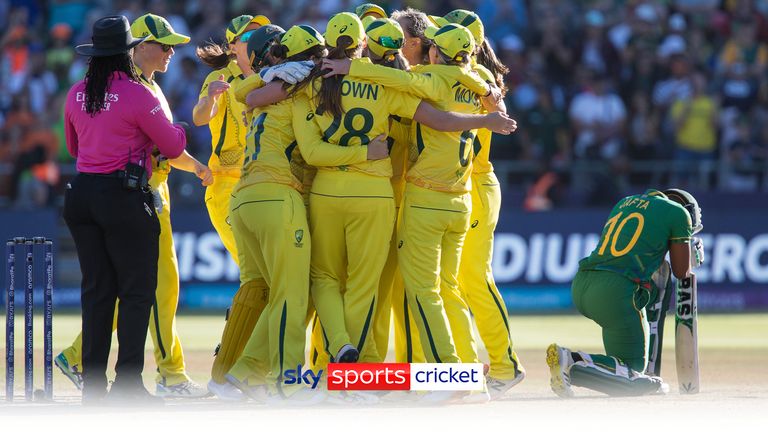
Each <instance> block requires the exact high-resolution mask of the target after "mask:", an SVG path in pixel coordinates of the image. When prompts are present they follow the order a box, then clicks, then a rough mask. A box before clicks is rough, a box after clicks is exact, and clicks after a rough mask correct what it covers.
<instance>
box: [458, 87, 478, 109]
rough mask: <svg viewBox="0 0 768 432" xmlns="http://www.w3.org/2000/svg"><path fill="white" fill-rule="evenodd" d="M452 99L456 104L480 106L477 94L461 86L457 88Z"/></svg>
mask: <svg viewBox="0 0 768 432" xmlns="http://www.w3.org/2000/svg"><path fill="white" fill-rule="evenodd" d="M453 98H454V100H455V101H456V102H458V103H465V104H469V105H473V106H475V107H479V106H480V98H479V97H478V96H477V93H475V92H473V91H472V90H469V89H467V88H465V87H462V86H457V87H456V91H455V92H454V94H453Z"/></svg>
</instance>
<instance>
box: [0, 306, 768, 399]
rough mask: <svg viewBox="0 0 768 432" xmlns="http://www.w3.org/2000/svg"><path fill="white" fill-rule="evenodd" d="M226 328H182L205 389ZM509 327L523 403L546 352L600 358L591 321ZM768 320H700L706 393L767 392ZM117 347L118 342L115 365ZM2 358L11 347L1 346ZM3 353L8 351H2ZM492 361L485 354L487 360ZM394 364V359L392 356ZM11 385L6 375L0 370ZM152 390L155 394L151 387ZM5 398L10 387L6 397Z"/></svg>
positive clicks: (58, 332) (149, 370) (668, 374)
mask: <svg viewBox="0 0 768 432" xmlns="http://www.w3.org/2000/svg"><path fill="white" fill-rule="evenodd" d="M79 325H80V317H79V316H78V315H57V316H56V317H55V319H54V355H56V354H58V353H59V352H60V351H61V350H62V349H64V348H65V347H66V346H68V344H70V343H71V341H72V340H73V339H74V338H75V336H76V335H77V333H78V331H79ZM223 326H224V320H223V319H222V318H221V317H218V316H205V315H204V316H200V315H182V316H179V317H178V322H177V327H178V331H179V334H180V337H181V341H182V345H183V347H184V352H185V358H186V364H187V370H188V373H189V374H190V375H191V376H192V378H193V379H195V380H197V381H198V382H200V383H201V384H204V383H205V382H207V380H208V378H209V372H210V366H211V363H212V361H213V357H212V352H213V348H214V347H215V346H216V344H217V342H218V340H219V337H220V335H221V331H222V329H223ZM510 326H511V331H512V335H513V339H514V342H515V349H516V350H517V351H518V354H519V356H520V359H521V361H522V363H523V365H524V366H525V367H526V369H527V371H528V376H527V379H526V380H525V381H524V382H523V383H522V384H521V385H520V386H519V387H518V388H516V389H515V390H513V391H512V392H511V393H510V394H511V395H515V394H519V395H520V396H524V395H528V396H537V397H539V396H548V395H550V393H549V388H548V384H547V383H548V381H547V380H548V371H547V369H546V367H545V364H544V360H543V359H544V350H545V349H546V347H547V345H548V344H549V343H550V342H557V343H559V344H561V345H564V346H567V347H570V348H574V349H578V350H582V351H586V352H601V350H602V345H601V338H600V329H599V327H597V326H596V325H595V324H594V323H592V322H591V321H589V320H587V319H585V318H582V317H580V316H576V315H567V316H554V315H547V316H513V317H511V318H510ZM665 327H666V336H665V340H664V342H665V343H664V352H663V369H662V375H663V376H664V378H665V379H666V380H667V381H668V382H670V384H671V386H672V388H673V390H674V389H676V383H675V368H674V321H673V320H672V319H668V321H667V323H666V326H665ZM766 329H768V314H744V315H706V314H705V315H702V316H699V348H700V353H701V372H702V386H703V387H704V389H705V391H706V389H710V390H712V391H720V390H729V389H734V388H736V387H739V388H741V389H743V390H744V391H751V390H749V389H752V390H755V391H762V389H760V388H757V387H756V386H755V383H756V382H758V381H760V380H761V379H762V381H765V378H766V376H768V374H766V372H765V369H764V368H763V365H762V363H763V362H764V361H765V360H768V337H767V336H766V334H765V331H766ZM35 330H36V331H35V360H36V361H35V365H36V375H35V383H36V386H37V387H38V388H41V387H42V379H43V376H42V354H43V353H42V348H43V342H42V331H41V330H42V319H41V317H39V316H38V317H36V320H35ZM22 332H23V318H21V317H17V321H16V351H15V352H16V394H17V396H18V395H21V394H23V379H24V378H23V369H22V368H23V344H24V342H23V334H22ZM116 347H117V341H116V339H115V340H114V341H113V350H112V351H113V359H114V354H115V353H116V349H115V348H116ZM3 350H5V346H4V345H3ZM151 350H152V342H151V340H150V339H149V338H148V339H147V360H146V365H145V373H144V375H145V381H146V382H147V384H148V386H151V385H152V380H153V379H154V375H155V374H154V369H155V365H154V360H153V359H152V351H151ZM3 352H4V351H3ZM481 357H482V358H483V359H487V357H486V356H485V353H484V352H483V353H482V354H481ZM389 358H390V359H392V358H393V353H392V352H390V357H389ZM0 379H2V380H3V382H4V379H5V368H3V369H2V370H0ZM54 383H55V392H56V394H57V395H61V396H70V395H71V396H74V395H76V394H77V392H76V390H75V389H74V387H73V386H72V385H71V384H70V383H69V381H67V380H66V379H65V378H64V377H63V375H61V374H60V373H59V372H58V370H55V371H54ZM150 388H151V387H150ZM2 391H4V387H3V390H2Z"/></svg>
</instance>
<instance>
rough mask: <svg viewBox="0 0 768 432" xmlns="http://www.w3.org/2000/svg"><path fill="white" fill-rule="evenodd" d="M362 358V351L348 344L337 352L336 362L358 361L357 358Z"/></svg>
mask: <svg viewBox="0 0 768 432" xmlns="http://www.w3.org/2000/svg"><path fill="white" fill-rule="evenodd" d="M359 358H360V352H359V351H358V350H357V348H355V347H354V346H352V345H350V344H346V345H344V346H343V347H341V349H339V352H338V353H337V354H336V357H334V359H335V360H336V363H357V359H359Z"/></svg>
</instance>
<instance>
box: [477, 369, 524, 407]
mask: <svg viewBox="0 0 768 432" xmlns="http://www.w3.org/2000/svg"><path fill="white" fill-rule="evenodd" d="M524 379H525V372H524V371H517V374H516V375H515V377H514V378H512V379H508V380H503V379H498V378H494V377H492V376H487V377H485V383H486V385H488V392H489V393H490V395H491V400H497V399H501V398H502V397H504V396H505V395H506V394H507V392H508V391H509V389H511V388H512V387H514V386H516V385H518V384H520V383H521V382H522V381H523V380H524Z"/></svg>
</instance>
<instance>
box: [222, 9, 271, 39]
mask: <svg viewBox="0 0 768 432" xmlns="http://www.w3.org/2000/svg"><path fill="white" fill-rule="evenodd" d="M250 24H258V25H259V26H263V25H267V24H272V22H271V21H270V20H269V18H267V17H265V16H264V15H256V16H251V15H240V16H239V17H237V18H235V19H233V20H232V21H230V22H229V25H227V31H226V37H227V42H228V43H232V42H234V41H235V39H236V38H237V37H238V36H240V35H241V34H243V32H244V31H245V29H246V28H248V26H249V25H250Z"/></svg>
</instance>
